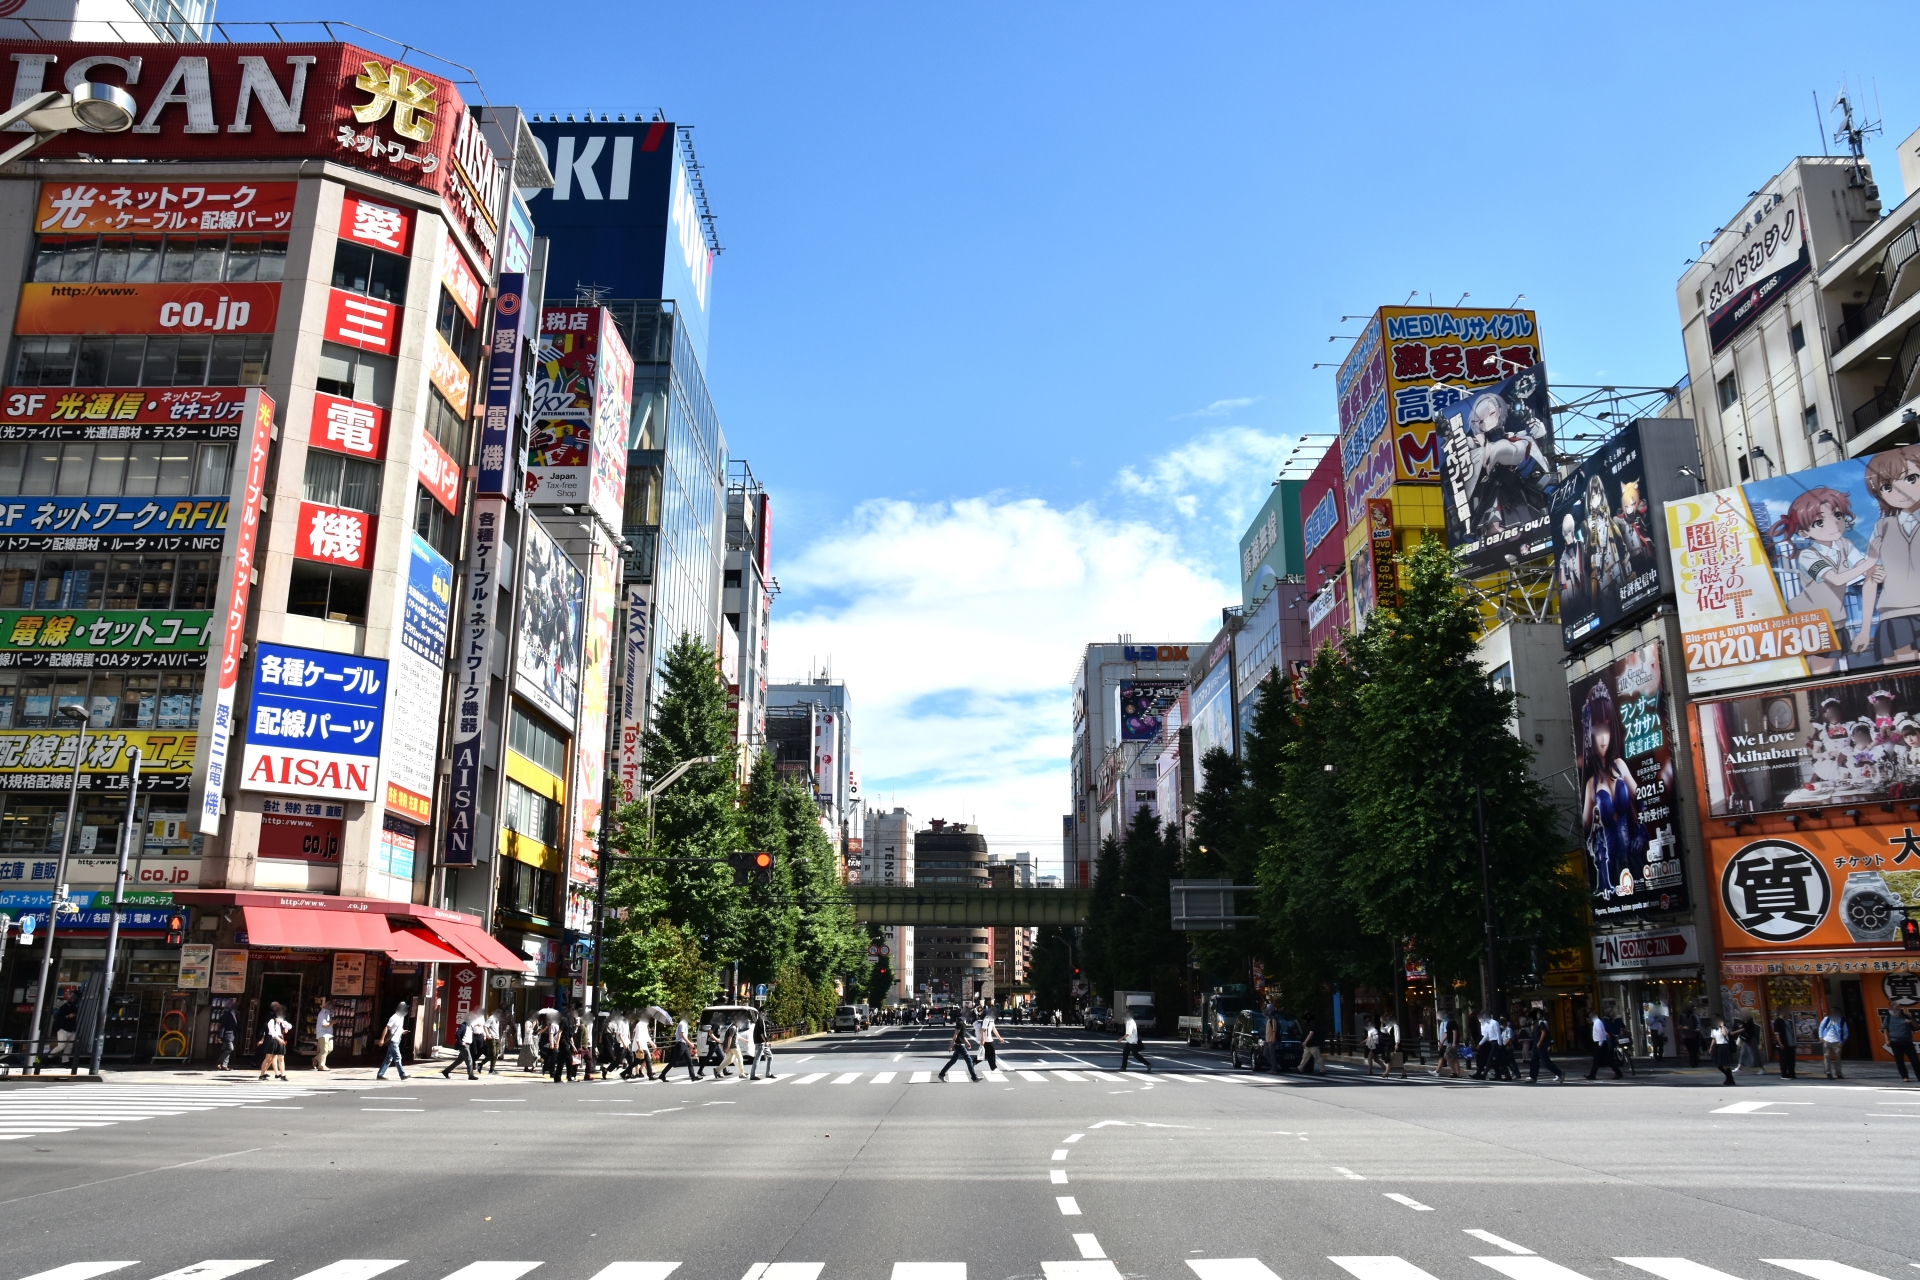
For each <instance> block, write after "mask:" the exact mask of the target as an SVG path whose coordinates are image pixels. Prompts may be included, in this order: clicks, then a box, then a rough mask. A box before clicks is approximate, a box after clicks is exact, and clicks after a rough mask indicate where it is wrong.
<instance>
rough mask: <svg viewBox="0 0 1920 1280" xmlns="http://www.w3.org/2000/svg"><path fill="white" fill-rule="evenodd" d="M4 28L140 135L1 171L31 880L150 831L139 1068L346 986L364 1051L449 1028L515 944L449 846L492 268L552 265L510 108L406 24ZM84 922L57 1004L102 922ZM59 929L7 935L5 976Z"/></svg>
mask: <svg viewBox="0 0 1920 1280" xmlns="http://www.w3.org/2000/svg"><path fill="white" fill-rule="evenodd" d="M162 25H164V24H162ZM150 34H151V33H150ZM7 44H8V48H7V53H8V58H7V59H6V60H4V61H0V65H4V66H10V67H11V68H12V75H13V77H14V85H13V93H14V100H16V101H18V100H19V99H20V98H21V97H22V96H24V95H25V94H27V93H31V92H33V91H36V90H39V89H41V88H42V87H48V86H55V85H60V84H73V83H77V82H78V81H79V80H82V79H87V78H91V79H92V80H94V81H96V82H103V83H110V84H114V85H117V86H122V87H123V88H124V91H125V92H126V93H127V94H129V95H130V96H131V98H132V99H133V102H134V106H135V111H134V119H135V120H137V121H140V122H141V123H140V124H139V125H138V127H136V128H133V129H129V130H127V131H125V132H120V133H111V132H108V133H97V134H87V135H84V136H82V135H71V136H64V137H55V138H53V139H52V140H51V141H49V142H48V143H47V144H46V145H45V146H43V147H41V148H40V149H39V150H38V151H37V152H35V153H34V157H33V159H32V160H31V161H30V162H27V163H24V164H19V165H16V166H14V167H12V168H10V169H9V171H8V173H7V174H6V175H5V176H4V177H0V202H3V203H4V205H5V207H7V208H10V209H11V210H12V213H11V214H8V215H7V216H5V217H4V218H0V320H4V324H5V329H6V332H7V333H8V334H9V335H11V349H10V350H9V352H8V354H7V357H6V373H7V382H8V389H7V392H6V394H5V395H4V397H0V404H4V406H5V410H4V412H5V421H6V434H7V438H8V441H9V443H7V444H6V445H4V446H0V449H3V450H4V453H0V488H3V489H4V490H5V497H4V499H0V510H4V511H6V512H7V513H9V514H10V517H11V520H10V523H9V525H8V527H7V529H6V530H5V531H4V532H5V534H6V548H5V550H6V553H7V561H6V568H5V569H4V570H0V575H4V584H5V585H4V587H3V588H0V590H4V592H5V593H6V595H5V598H4V604H0V607H4V608H6V609H8V610H11V612H10V613H9V614H8V615H7V618H6V627H7V635H8V637H9V644H8V647H9V649H10V652H9V653H8V654H7V660H6V666H5V668H4V674H5V681H6V687H5V689H4V690H3V691H0V715H4V717H5V722H6V725H7V727H6V728H4V729H0V739H3V740H0V752H4V753H5V760H6V763H5V764H4V765H3V766H0V770H3V771H4V783H0V786H4V792H3V793H0V830H4V833H5V834H4V836H3V837H0V839H4V841H5V842H6V845H7V848H6V849H5V851H4V852H5V855H6V856H5V857H4V858H0V869H4V870H5V871H8V872H13V873H15V874H12V875H8V876H7V877H6V879H7V880H10V881H11V882H12V883H11V884H9V885H6V886H5V889H6V891H7V892H8V894H9V895H10V896H9V898H8V899H7V901H8V905H9V906H10V907H12V908H14V909H16V910H25V911H36V910H37V911H41V912H43V913H44V912H45V910H46V906H47V904H48V902H49V901H50V900H51V897H52V894H53V891H54V890H55V888H56V885H57V884H58V883H60V882H61V881H62V880H63V879H64V881H65V883H67V884H69V885H71V886H72V887H73V890H74V891H75V896H82V895H86V894H97V893H98V892H100V891H101V890H102V889H104V888H105V886H106V884H107V882H108V881H109V880H110V878H111V876H112V871H113V864H112V862H111V860H110V859H109V858H108V857H106V856H105V855H107V854H110V853H111V851H112V850H113V848H114V846H115V843H116V840H117V839H118V838H120V837H122V836H123V835H125V833H127V832H129V831H130V832H131V833H132V838H131V840H130V846H131V847H130V854H131V857H130V864H131V870H132V874H133V876H134V878H135V881H136V883H137V884H138V885H140V886H141V889H140V891H141V892H142V893H143V894H148V895H151V898H152V901H151V905H152V906H153V907H154V908H156V910H154V911H151V912H147V913H145V914H144V915H142V914H140V913H136V914H135V915H134V916H132V917H131V918H130V919H129V920H128V921H127V924H126V926H125V928H126V936H127V937H128V941H129V943H130V946H129V948H128V950H127V952H126V953H125V954H126V956H127V957H128V959H126V960H124V961H123V962H122V963H123V964H124V965H126V966H127V967H125V968H122V969H121V971H120V972H119V973H117V974H116V975H115V982H116V989H117V990H120V991H125V992H129V993H130V995H129V997H128V998H129V999H130V1000H131V1001H132V1003H131V1005H128V1006H125V1007H124V1009H123V1011H122V1013H121V1015H120V1016H119V1018H118V1019H117V1021H118V1022H119V1024H120V1025H121V1026H122V1027H123V1028H124V1029H125V1034H124V1035H122V1036H121V1037H120V1038H119V1041H118V1043H117V1045H116V1046H115V1047H116V1049H117V1050H118V1051H119V1052H120V1053H123V1054H125V1055H135V1054H147V1053H152V1052H155V1051H160V1052H162V1053H163V1055H164V1056H171V1057H176V1058H179V1057H189V1056H194V1055H195V1054H197V1053H198V1052H199V1051H200V1049H201V1048H203V1047H204V1045H205V1043H206V1040H205V1027H206V1026H207V1023H208V1019H209V1017H210V1016H211V1012H212V1010H213V1007H214V1005H215V1003H216V1002H218V1003H222V1004H227V1005H231V1006H233V1007H234V1008H236V1010H237V1011H238V1012H239V1014H240V1017H241V1026H242V1035H243V1037H246V1038H247V1039H248V1041H249V1042H251V1038H252V1036H253V1034H254V1033H253V1028H254V1026H255V1025H256V1020H257V1017H258V1015H259V1011H260V1010H262V1009H264V1008H265V1007H266V1003H267V1002H268V1001H270V1000H280V1001H281V1002H282V1003H284V1004H285V1005H287V1007H288V1008H289V1009H292V1010H295V1011H297V1014H298V1016H297V1017H296V1023H297V1026H298V1030H297V1031H296V1034H295V1045H296V1048H298V1047H299V1046H301V1045H303V1044H310V1043H311V1026H312V1017H313V1014H314V1011H315V1010H316V1009H317V1008H318V1007H319V1005H320V1003H321V1002H323V1001H326V1002H330V1003H331V1004H332V1006H333V1008H334V1026H335V1033H336V1037H337V1040H338V1042H339V1045H340V1051H341V1052H343V1053H344V1055H345V1056H346V1057H348V1058H349V1059H351V1058H353V1057H358V1056H360V1055H361V1054H363V1053H365V1052H366V1051H367V1050H368V1049H369V1047H370V1045H371V1039H370V1033H371V1031H372V1030H373V1027H374V1021H373V1011H374V1009H375V1008H376V1007H377V1006H385V1007H389V1008H390V1007H391V1006H392V1004H393V1003H395V1002H396V1001H399V1000H407V1001H410V1002H412V1004H413V1007H414V1008H415V1009H417V1010H418V1011H419V1015H420V1016H418V1017H417V1018H416V1019H415V1021H416V1025H417V1027H418V1028H419V1031H418V1034H419V1035H420V1037H421V1039H428V1038H431V1037H432V1036H434V1035H436V1034H439V1033H440V1032H441V1031H443V1030H444V1027H445V1021H446V1017H445V1015H446V1014H447V1013H448V1012H451V1011H457V1010H459V1009H461V1008H473V1007H476V1006H477V1004H478V1001H479V1000H480V999H481V998H482V997H483V995H484V991H485V983H484V981H483V972H484V970H485V969H487V968H496V969H508V970H518V969H522V968H523V967H524V966H523V965H522V963H521V960H520V957H518V956H516V955H514V954H511V953H510V952H508V951H506V950H504V949H502V948H501V947H500V946H499V944H498V943H496V942H495V941H494V940H493V939H492V938H491V937H489V936H488V935H487V933H486V931H485V929H484V928H483V927H482V926H483V925H484V923H485V921H484V918H483V916H482V915H480V914H478V913H473V914H467V913H462V912H459V911H452V910H446V909H444V908H443V905H442V904H443V902H444V901H445V898H446V896H447V894H448V893H449V891H450V890H449V885H450V883H451V878H450V877H449V876H447V875H443V874H442V873H441V872H440V871H439V870H436V868H435V864H436V863H441V864H446V863H448V862H454V861H456V859H453V858H448V857H445V856H444V854H443V851H444V850H445V848H446V846H447V841H448V838H449V835H450V833H451V832H452V829H453V825H452V824H453V822H454V820H455V815H456V814H457V813H458V811H459V805H458V804H457V803H456V800H457V798H456V797H455V795H454V790H455V788H454V787H453V785H452V784H451V782H450V781H449V779H448V776H447V775H445V774H443V773H442V772H441V771H440V770H439V769H438V768H437V767H436V764H437V761H438V760H439V759H440V757H441V755H442V742H441V729H442V725H443V723H444V722H445V710H446V707H447V705H448V698H449V695H450V694H451V692H452V690H451V689H450V688H449V685H448V682H447V681H446V679H445V675H444V673H445V669H446V665H447V661H446V660H447V649H448V640H449V624H450V621H451V618H452V615H453V614H454V612H455V609H454V605H453V601H454V599H455V597H456V595H458V596H460V597H461V598H462V600H463V602H464V600H465V599H466V597H467V595H468V594H469V592H470V587H471V583H470V582H463V583H461V584H460V586H459V589H458V590H457V591H456V582H455V576H456V575H455V571H454V567H453V560H454V559H455V558H457V557H460V556H461V554H462V550H463V547H464V546H465V535H466V533H467V527H468V522H469V519H470V517H471V516H472V514H473V508H472V505H471V502H470V491H469V490H468V488H467V486H466V484H465V483H463V479H464V476H465V473H466V470H467V468H468V467H469V466H472V465H474V464H475V462H476V458H478V459H479V461H480V465H481V466H482V467H483V468H484V467H485V466H486V465H487V462H488V459H487V458H486V457H485V456H483V452H482V453H481V454H477V453H476V443H477V442H476V436H479V435H482V434H484V435H485V437H486V439H487V441H488V442H489V443H497V444H498V445H499V447H500V448H501V450H502V452H503V453H504V450H505V448H506V447H507V442H508V436H509V433H510V432H511V430H512V426H513V423H512V419H513V408H512V406H511V405H508V406H503V409H502V412H501V414H500V416H499V421H498V433H497V436H496V433H495V430H494V424H493V423H492V422H491V421H489V422H487V423H486V424H485V425H484V427H483V428H482V429H481V430H476V429H475V423H474V421H473V418H474V416H475V415H476V409H477V408H478V407H479V406H477V405H476V403H475V397H474V394H473V391H474V388H475V386H476V385H478V382H479V380H478V378H477V374H478V366H479V359H480V355H481V352H482V348H483V346H486V345H488V344H486V343H485V342H484V341H483V339H484V338H485V337H486V335H487V331H488V329H489V327H490V325H491V320H492V317H493V314H494V311H495V308H494V307H493V306H492V305H490V302H489V298H490V295H492V294H493V293H494V292H495V291H496V289H495V284H496V278H497V277H498V276H499V275H500V274H501V273H503V272H505V273H506V274H507V278H508V280H511V279H513V278H514V273H516V272H524V271H525V270H526V268H527V266H528V265H529V264H528V262H527V261H526V254H527V250H528V247H529V243H530V236H531V228H530V226H520V225H519V224H518V223H517V222H516V217H515V214H514V212H513V207H512V201H511V198H510V195H509V189H510V187H511V186H512V185H513V182H514V181H519V180H521V179H522V171H521V170H519V169H518V168H517V166H516V164H515V157H514V148H515V143H516V140H517V133H516V132H515V129H514V126H513V123H512V121H511V120H510V119H506V118H504V117H503V116H502V115H499V114H490V113H480V112H475V111H470V110H469V109H468V108H467V107H466V105H465V104H464V101H463V98H462V95H461V92H460V90H459V88H458V86H457V84H456V82H455V80H454V79H452V78H450V76H449V75H448V74H447V69H446V68H443V67H441V66H439V65H438V64H436V63H434V62H433V61H432V60H431V59H423V58H421V57H419V56H418V55H406V56H402V55H400V54H399V53H398V52H394V53H391V54H390V52H389V51H387V50H384V49H383V50H365V49H360V48H356V47H352V46H348V45H344V44H339V43H305V44H295V43H272V42H265V43H259V44H250V45H249V44H197V45H195V46H194V47H193V49H192V50H191V51H190V52H187V51H181V52H177V53H171V54H170V53H167V52H165V51H161V52H159V53H158V54H157V55H156V51H155V44H154V43H153V42H152V40H150V39H149V40H147V41H145V42H142V43H129V44H94V43H83V44H59V43H33V42H22V41H18V40H13V41H8V42H7ZM135 59H140V60H142V62H141V63H136V62H135ZM142 65H143V67H144V74H142V73H141V72H140V71H139V70H136V68H138V67H141V66H142ZM375 70H378V71H379V75H377V76H376V75H375V74H374V71H375ZM397 85H400V86H409V87H408V88H407V89H406V90H405V91H404V92H396V91H395V90H394V88H393V87H394V86H397ZM510 174H511V175H512V177H511V179H510V177H509V175H510ZM529 176H531V175H529ZM516 227H518V230H516ZM516 301H517V299H516ZM506 346H507V349H508V352H509V353H510V354H512V355H515V356H517V355H519V354H520V349H519V346H518V344H517V343H516V342H515V341H514V340H513V339H511V338H509V339H508V340H507V342H506ZM496 461H497V460H496ZM460 612H461V613H462V614H463V615H464V613H465V612H466V610H465V606H464V603H463V605H462V607H461V610H460ZM135 751H137V752H138V753H139V759H140V766H141V775H140V790H139V792H138V798H137V800H136V801H135V802H134V803H133V804H132V805H131V806H130V804H129V797H128V792H127V782H128V765H129V763H130V762H131V760H132V758H133V753H134V752H135ZM76 759H78V761H79V762H80V768H79V771H78V773H77V774H76V773H75V772H74V761H75V760H76ZM70 787H72V788H76V789H77V790H78V792H79V796H78V822H77V824H76V825H77V827H78V830H77V831H76V832H75V833H74V835H75V836H76V837H77V838H76V839H74V840H73V841H72V842H71V846H70V851H71V852H72V854H73V855H74V857H73V860H72V862H71V863H70V864H69V865H68V866H67V868H66V873H65V875H64V877H63V876H62V875H61V873H60V870H59V867H60V862H61V857H60V855H61V852H62V850H63V848H66V847H68V842H67V840H66V839H65V837H66V836H67V834H68V833H67V832H66V831H65V820H64V805H63V804H62V803H61V801H62V800H64V798H65V793H66V792H67V791H68V789H69V788H70ZM129 808H131V809H132V814H131V817H132V819H133V820H132V822H131V823H130V824H129V825H127V826H125V827H123V826H122V825H121V824H122V820H123V818H126V817H127V816H129V815H128V811H129ZM436 854H442V856H436ZM454 874H455V875H457V874H459V873H454ZM169 895H170V896H169ZM169 908H185V914H186V916H187V917H188V919H189V921H190V925H189V928H188V930H187V934H188V941H187V942H186V944H185V945H183V946H175V947H171V948H169V947H167V946H165V945H164V944H163V943H162V942H161V940H160V938H159V937H157V936H156V932H155V931H156V929H157V930H158V931H159V932H160V933H164V932H165V919H166V917H167V916H168V915H169V914H170V912H169V910H168V909H169ZM155 916H158V917H160V919H159V920H158V921H156V920H155V919H153V917H155ZM61 923H62V924H63V925H64V926H66V927H65V928H63V929H61V930H60V933H59V940H58V941H55V942H53V943H52V951H53V954H52V960H53V978H54V982H55V992H56V994H57V993H60V992H65V991H70V990H73V989H74V988H75V987H76V986H77V985H78V984H79V983H81V982H83V981H85V980H86V979H87V978H88V976H89V974H90V973H93V972H97V971H98V970H99V968H100V948H99V943H98V941H97V938H98V931H99V929H100V928H101V927H103V926H104V923H105V917H104V914H101V913H97V912H82V913H81V914H79V915H77V916H64V915H63V916H62V917H61ZM90 934H91V935H92V936H91V937H90V936H89V935H90ZM40 936H41V937H42V938H45V937H46V936H47V931H44V930H43V931H42V933H41V935H40ZM47 946H48V944H47V943H44V942H43V943H42V944H41V947H43V948H44V947H47ZM188 948H191V950H189V949H188ZM295 948H298V949H299V950H298V951H297V952H296V951H295V950H294V949H295ZM39 955H40V948H36V949H34V950H26V949H22V948H17V947H16V948H9V952H8V963H9V972H8V974H7V975H5V976H4V977H0V985H5V986H8V987H12V988H16V989H17V988H22V987H29V988H30V987H33V986H34V985H35V983H34V981H32V979H31V976H30V975H31V971H32V970H33V969H34V968H36V967H37V964H38V960H39ZM316 958H317V959H318V960H319V963H315V962H314V961H315V959H316ZM117 967H119V966H117ZM163 1015H177V1016H170V1017H169V1018H168V1022H169V1026H170V1027H171V1026H172V1025H173V1024H175V1023H177V1024H178V1025H179V1027H180V1029H181V1034H179V1035H171V1036H169V1035H162V1033H161V1018H162V1016H163ZM10 1016H12V1017H13V1020H14V1021H15V1022H18V1021H19V1019H18V1016H17V1015H10ZM25 1030H26V1028H25V1027H23V1026H20V1025H14V1026H10V1027H9V1031H10V1033H11V1034H13V1035H14V1036H15V1037H16V1038H23V1037H22V1034H21V1033H22V1032H23V1031H25Z"/></svg>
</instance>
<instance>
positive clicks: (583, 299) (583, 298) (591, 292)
mask: <svg viewBox="0 0 1920 1280" xmlns="http://www.w3.org/2000/svg"><path fill="white" fill-rule="evenodd" d="M606 300H607V288H606V286H605V285H598V284H581V283H580V282H579V281H577V280H576V281H574V284H573V303H574V305H575V306H577V307H597V306H599V305H600V304H601V303H603V302H605V301H606Z"/></svg>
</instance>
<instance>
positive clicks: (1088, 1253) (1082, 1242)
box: [1073, 1231, 1107, 1258]
mask: <svg viewBox="0 0 1920 1280" xmlns="http://www.w3.org/2000/svg"><path fill="white" fill-rule="evenodd" d="M1073 1243H1074V1244H1075V1245H1076V1246H1077V1247H1078V1248H1079V1250H1080V1256H1081V1257H1083V1258H1104V1257H1106V1256H1107V1251H1106V1250H1105V1249H1102V1248H1101V1247H1100V1241H1099V1240H1097V1239H1095V1238H1094V1235H1093V1233H1092V1232H1090V1231H1077V1232H1075V1233H1074V1236H1073Z"/></svg>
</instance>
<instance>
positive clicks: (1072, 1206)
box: [1053, 1196, 1080, 1218]
mask: <svg viewBox="0 0 1920 1280" xmlns="http://www.w3.org/2000/svg"><path fill="white" fill-rule="evenodd" d="M1053 1202H1054V1203H1055V1204H1057V1205H1059V1206H1060V1212H1061V1213H1062V1214H1064V1215H1066V1216H1067V1217H1069V1218H1077V1217H1079V1216H1080V1202H1079V1201H1077V1200H1075V1199H1074V1198H1073V1197H1072V1196H1055V1197H1054V1198H1053Z"/></svg>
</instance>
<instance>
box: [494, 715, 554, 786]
mask: <svg viewBox="0 0 1920 1280" xmlns="http://www.w3.org/2000/svg"><path fill="white" fill-rule="evenodd" d="M507 745H508V746H509V747H511V748H512V749H513V750H514V751H516V752H518V753H519V754H520V755H522V756H525V757H526V758H527V759H528V760H531V761H532V762H533V763H535V764H537V765H539V766H540V767H541V768H542V769H545V770H546V771H547V772H548V773H550V774H552V775H553V776H554V777H556V778H564V777H565V776H566V773H567V742H566V739H565V738H562V737H561V736H560V735H559V734H557V733H555V732H554V731H553V730H551V729H549V728H547V726H546V725H544V724H542V723H541V722H540V721H538V720H536V719H534V718H533V717H532V716H530V715H528V714H527V713H526V712H525V711H522V710H521V709H520V705H519V704H518V703H515V704H514V707H513V712H512V714H511V715H510V716H509V717H508V720H507Z"/></svg>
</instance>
